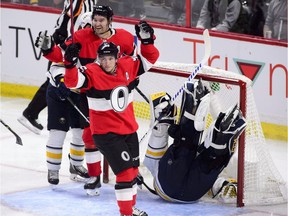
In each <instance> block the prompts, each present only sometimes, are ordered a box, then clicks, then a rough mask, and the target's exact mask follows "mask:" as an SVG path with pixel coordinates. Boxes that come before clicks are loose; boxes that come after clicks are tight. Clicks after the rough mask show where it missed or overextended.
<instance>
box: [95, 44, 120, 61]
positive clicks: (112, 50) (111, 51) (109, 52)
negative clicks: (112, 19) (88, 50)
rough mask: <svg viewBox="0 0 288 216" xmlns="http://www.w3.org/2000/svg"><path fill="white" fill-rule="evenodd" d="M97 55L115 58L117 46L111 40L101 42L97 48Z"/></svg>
mask: <svg viewBox="0 0 288 216" xmlns="http://www.w3.org/2000/svg"><path fill="white" fill-rule="evenodd" d="M97 54H98V57H102V56H114V57H115V58H116V59H117V57H118V48H117V46H116V45H115V44H114V43H112V42H104V43H102V44H101V45H100V46H99V48H98V50H97Z"/></svg>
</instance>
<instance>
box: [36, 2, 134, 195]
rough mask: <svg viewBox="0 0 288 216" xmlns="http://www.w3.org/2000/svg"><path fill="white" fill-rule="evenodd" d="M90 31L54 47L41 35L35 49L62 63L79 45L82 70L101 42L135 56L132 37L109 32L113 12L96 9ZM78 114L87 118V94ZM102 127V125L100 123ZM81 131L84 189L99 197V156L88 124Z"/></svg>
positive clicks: (94, 56)
mask: <svg viewBox="0 0 288 216" xmlns="http://www.w3.org/2000/svg"><path fill="white" fill-rule="evenodd" d="M91 20H92V28H86V29H82V30H79V31H77V32H75V33H74V35H73V37H72V38H70V39H69V40H67V41H66V42H65V43H63V44H62V45H61V46H55V45H53V44H54V42H53V37H51V36H47V35H46V34H45V33H44V32H40V33H39V36H38V38H37V39H36V46H38V47H40V48H41V50H42V52H43V54H44V56H45V57H46V58H47V59H49V60H50V61H53V62H62V61H63V55H62V52H63V51H64V50H65V49H66V47H67V46H68V45H69V44H71V43H72V41H73V42H74V43H80V44H81V47H82V48H81V50H80V53H79V62H80V64H81V65H82V66H84V65H86V64H87V63H92V62H94V61H95V59H96V58H97V50H98V47H99V45H100V44H101V43H102V42H103V41H107V42H113V43H115V44H116V45H117V47H118V49H119V53H118V57H120V56H123V55H131V56H132V55H134V54H135V48H136V47H135V44H134V36H133V35H132V34H131V33H129V32H128V31H126V30H124V29H114V28H112V20H113V10H112V9H111V8H110V7H109V6H102V5H97V6H95V7H94V8H93V12H92V17H91ZM80 109H81V111H82V112H83V113H84V114H85V116H86V117H89V114H88V103H87V99H86V94H85V93H84V94H83V93H82V94H81V104H80ZM99 124H101V122H99ZM82 127H84V132H83V136H82V137H83V141H84V143H85V157H86V162H87V168H88V173H89V176H90V180H89V181H88V182H87V183H86V184H85V185H84V189H86V191H87V193H88V194H89V195H98V194H99V189H98V188H99V187H100V186H101V185H100V174H101V154H100V152H99V151H98V149H97V147H96V146H95V144H94V142H93V139H92V135H91V131H90V127H89V124H88V123H87V122H85V121H84V120H83V119H82Z"/></svg>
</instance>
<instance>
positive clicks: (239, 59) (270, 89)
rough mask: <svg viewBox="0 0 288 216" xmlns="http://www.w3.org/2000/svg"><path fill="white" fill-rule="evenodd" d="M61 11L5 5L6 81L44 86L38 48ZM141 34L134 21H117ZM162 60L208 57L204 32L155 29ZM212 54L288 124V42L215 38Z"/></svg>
mask: <svg viewBox="0 0 288 216" xmlns="http://www.w3.org/2000/svg"><path fill="white" fill-rule="evenodd" d="M57 18H58V14H55V13H45V12H37V11H32V10H21V9H15V8H3V7H1V42H2V47H1V82H8V83H19V84H26V85H34V86H38V85H41V84H42V83H43V82H44V80H45V79H46V76H45V73H46V69H47V63H48V62H47V60H46V59H45V58H44V57H43V56H41V55H40V50H39V49H37V48H35V46H34V41H35V38H36V37H37V35H38V33H39V31H43V30H48V34H49V33H50V34H52V33H53V27H54V24H55V21H56V19H57ZM113 27H115V28H125V29H126V30H128V31H130V32H131V33H132V34H135V33H134V32H135V30H134V25H133V24H128V23H122V22H116V21H115V22H114V23H113ZM154 30H155V35H156V37H157V39H156V41H155V44H156V46H157V47H158V49H159V50H160V58H159V61H165V62H178V63H198V62H199V61H200V60H201V58H202V56H203V55H204V50H203V49H204V46H203V44H202V42H203V39H202V35H201V34H199V32H198V33H197V32H196V33H195V32H194V33H193V32H191V31H180V30H177V29H176V28H175V29H169V28H165V26H164V27H161V26H160V25H158V26H155V27H154ZM211 42H212V52H211V57H210V59H209V61H208V65H209V66H212V67H217V68H221V69H225V70H229V71H233V72H235V73H240V74H241V73H244V74H245V75H247V76H248V77H249V78H251V79H252V80H253V90H254V96H255V100H256V105H257V108H258V111H259V114H260V119H261V121H264V122H268V123H273V124H279V125H286V126H287V97H288V87H287V86H288V71H287V45H286V46H285V45H277V44H276V45H275V44H273V43H271V42H270V43H269V42H267V43H265V41H264V42H263V40H259V42H257V41H253V40H246V41H245V40H238V39H237V37H235V38H233V37H232V38H231V37H230V38H229V37H220V36H217V35H212V36H211Z"/></svg>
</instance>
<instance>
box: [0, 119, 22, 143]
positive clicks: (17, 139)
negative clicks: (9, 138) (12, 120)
mask: <svg viewBox="0 0 288 216" xmlns="http://www.w3.org/2000/svg"><path fill="white" fill-rule="evenodd" d="M0 121H1V123H2V124H3V125H4V126H5V127H6V128H7V129H8V130H9V131H10V132H11V133H13V134H14V136H15V137H16V143H17V144H19V145H23V143H22V139H21V137H20V136H19V135H18V134H17V133H15V132H14V131H13V130H12V129H11V128H10V127H9V126H8V125H7V124H6V123H5V122H3V121H2V119H0Z"/></svg>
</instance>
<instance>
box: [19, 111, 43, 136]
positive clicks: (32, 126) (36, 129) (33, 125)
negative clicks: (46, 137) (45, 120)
mask: <svg viewBox="0 0 288 216" xmlns="http://www.w3.org/2000/svg"><path fill="white" fill-rule="evenodd" d="M17 120H18V122H19V123H20V124H22V125H23V126H24V127H26V128H27V129H29V130H30V131H32V132H33V133H35V134H38V135H40V133H41V130H42V129H43V126H42V125H41V124H40V123H39V122H38V119H32V118H29V116H27V117H26V116H24V115H23V116H21V117H20V118H18V119H17Z"/></svg>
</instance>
